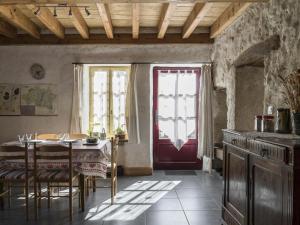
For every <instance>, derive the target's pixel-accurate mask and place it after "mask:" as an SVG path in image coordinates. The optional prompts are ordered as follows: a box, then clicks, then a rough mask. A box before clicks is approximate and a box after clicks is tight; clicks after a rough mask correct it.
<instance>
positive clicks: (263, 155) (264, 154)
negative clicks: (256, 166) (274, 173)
mask: <svg viewBox="0 0 300 225" xmlns="http://www.w3.org/2000/svg"><path fill="white" fill-rule="evenodd" d="M260 155H261V156H262V157H265V156H267V157H268V156H269V151H268V149H266V148H263V149H261V150H260Z"/></svg>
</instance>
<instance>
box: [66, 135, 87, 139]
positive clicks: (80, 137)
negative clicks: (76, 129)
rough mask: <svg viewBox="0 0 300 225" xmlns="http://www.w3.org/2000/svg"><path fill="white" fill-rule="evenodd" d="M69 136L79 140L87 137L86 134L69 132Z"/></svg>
mask: <svg viewBox="0 0 300 225" xmlns="http://www.w3.org/2000/svg"><path fill="white" fill-rule="evenodd" d="M69 137H70V139H76V140H81V139H85V138H87V137H88V135H87V134H70V135H69Z"/></svg>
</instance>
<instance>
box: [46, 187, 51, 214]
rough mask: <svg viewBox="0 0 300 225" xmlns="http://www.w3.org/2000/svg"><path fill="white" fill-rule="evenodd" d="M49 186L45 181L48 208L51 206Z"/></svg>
mask: <svg viewBox="0 0 300 225" xmlns="http://www.w3.org/2000/svg"><path fill="white" fill-rule="evenodd" d="M50 196H51V188H50V183H49V182H48V183H47V199H48V209H50V207H51V197H50Z"/></svg>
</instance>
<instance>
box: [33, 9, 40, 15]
mask: <svg viewBox="0 0 300 225" xmlns="http://www.w3.org/2000/svg"><path fill="white" fill-rule="evenodd" d="M40 10H41V7H38V8H37V10H36V11H35V12H34V15H37V14H38V13H39V12H40Z"/></svg>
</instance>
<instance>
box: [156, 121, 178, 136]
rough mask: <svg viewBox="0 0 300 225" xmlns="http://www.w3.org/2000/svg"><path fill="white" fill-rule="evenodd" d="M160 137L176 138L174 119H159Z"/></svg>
mask: <svg viewBox="0 0 300 225" xmlns="http://www.w3.org/2000/svg"><path fill="white" fill-rule="evenodd" d="M158 124H159V138H160V139H171V140H174V127H175V124H174V121H173V120H161V119H159V120H158Z"/></svg>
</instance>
